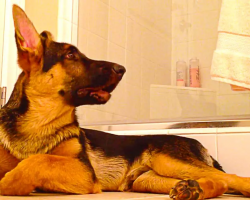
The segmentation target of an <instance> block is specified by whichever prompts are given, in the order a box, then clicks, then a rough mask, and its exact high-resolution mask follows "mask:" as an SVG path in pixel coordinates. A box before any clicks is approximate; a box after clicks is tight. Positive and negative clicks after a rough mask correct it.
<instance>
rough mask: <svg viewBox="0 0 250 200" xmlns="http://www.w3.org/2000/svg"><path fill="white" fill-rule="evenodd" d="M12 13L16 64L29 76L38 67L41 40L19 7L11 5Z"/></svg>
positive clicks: (40, 55)
mask: <svg viewBox="0 0 250 200" xmlns="http://www.w3.org/2000/svg"><path fill="white" fill-rule="evenodd" d="M12 11H13V19H14V26H15V36H16V45H17V49H18V62H19V65H20V67H21V68H22V69H23V70H24V71H25V73H28V74H29V72H30V71H32V70H37V68H38V66H39V62H40V60H41V57H42V54H43V47H42V43H41V39H40V36H39V34H38V33H37V31H36V29H35V27H34V26H33V24H32V22H31V21H30V20H29V18H28V17H27V15H26V14H25V12H24V11H23V10H22V9H21V8H20V7H19V6H17V5H13V10H12ZM34 62H36V63H34ZM33 68H34V69H33Z"/></svg>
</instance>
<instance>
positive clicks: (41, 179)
mask: <svg viewBox="0 0 250 200" xmlns="http://www.w3.org/2000/svg"><path fill="white" fill-rule="evenodd" d="M35 188H42V189H45V190H49V191H54V192H64V193H75V194H86V193H98V192H101V189H100V188H101V187H100V185H99V183H98V181H97V179H96V177H95V174H94V171H93V170H92V168H91V166H90V165H89V164H88V163H87V162H83V161H80V160H79V159H75V158H70V157H63V156H55V155H47V154H37V155H33V156H30V157H29V158H27V159H25V160H23V161H21V162H20V163H19V164H18V165H17V167H16V168H14V169H13V170H12V171H10V172H8V173H7V174H6V175H5V177H4V178H3V179H2V180H1V181H0V192H1V195H28V194H29V193H31V192H32V191H33V190H34V189H35Z"/></svg>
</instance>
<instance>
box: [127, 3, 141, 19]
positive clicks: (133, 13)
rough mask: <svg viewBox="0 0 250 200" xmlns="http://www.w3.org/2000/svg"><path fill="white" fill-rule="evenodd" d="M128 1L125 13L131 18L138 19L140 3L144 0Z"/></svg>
mask: <svg viewBox="0 0 250 200" xmlns="http://www.w3.org/2000/svg"><path fill="white" fill-rule="evenodd" d="M127 1H128V4H127V6H128V8H127V14H128V16H130V17H131V18H132V19H134V20H136V21H139V17H141V12H142V5H143V1H144V0H137V1H135V0H127Z"/></svg>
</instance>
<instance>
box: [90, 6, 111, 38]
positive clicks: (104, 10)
mask: <svg viewBox="0 0 250 200" xmlns="http://www.w3.org/2000/svg"><path fill="white" fill-rule="evenodd" d="M89 9H90V12H89V19H88V20H89V23H88V24H89V30H90V31H91V32H93V33H95V34H97V35H99V36H100V37H102V38H104V39H107V38H108V29H107V27H108V12H109V7H108V6H107V5H106V4H104V3H103V2H101V1H90V8H89ZM97 13H98V14H97Z"/></svg>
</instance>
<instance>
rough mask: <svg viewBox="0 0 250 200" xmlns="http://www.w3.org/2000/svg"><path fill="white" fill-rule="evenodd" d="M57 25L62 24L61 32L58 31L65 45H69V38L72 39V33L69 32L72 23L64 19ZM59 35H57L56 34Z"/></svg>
mask: <svg viewBox="0 0 250 200" xmlns="http://www.w3.org/2000/svg"><path fill="white" fill-rule="evenodd" d="M59 23H61V24H62V29H61V30H62V31H58V32H61V34H62V36H61V37H62V41H63V42H66V43H71V37H72V32H71V30H72V29H71V28H72V23H71V22H69V21H67V20H65V19H59ZM58 35H59V33H58Z"/></svg>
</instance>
